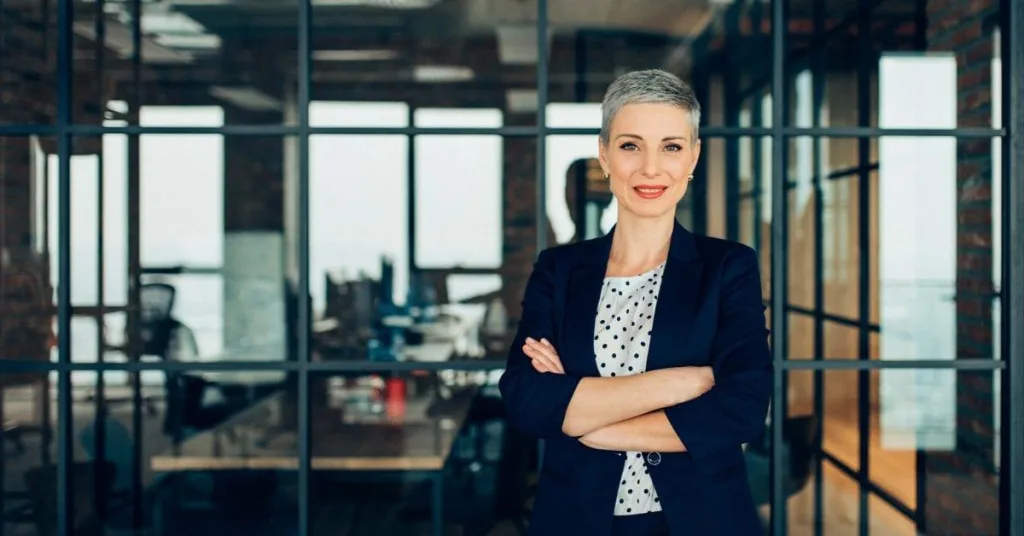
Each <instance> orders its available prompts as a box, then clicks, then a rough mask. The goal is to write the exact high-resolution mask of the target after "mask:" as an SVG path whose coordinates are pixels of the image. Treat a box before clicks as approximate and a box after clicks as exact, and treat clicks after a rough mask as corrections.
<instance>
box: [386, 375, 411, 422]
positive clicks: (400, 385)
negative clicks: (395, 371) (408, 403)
mask: <svg viewBox="0 0 1024 536" xmlns="http://www.w3.org/2000/svg"><path fill="white" fill-rule="evenodd" d="M386 386H387V387H386V390H385V395H384V396H385V398H384V400H385V406H386V407H387V412H388V416H389V417H393V418H395V417H402V416H404V415H405V400H406V385H405V380H404V379H403V378H388V380H387V383H386Z"/></svg>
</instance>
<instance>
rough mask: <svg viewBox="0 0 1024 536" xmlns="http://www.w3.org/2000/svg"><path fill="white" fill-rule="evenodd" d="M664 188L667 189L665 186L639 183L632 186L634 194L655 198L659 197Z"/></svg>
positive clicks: (645, 197)
mask: <svg viewBox="0 0 1024 536" xmlns="http://www.w3.org/2000/svg"><path fill="white" fill-rule="evenodd" d="M666 190H668V187H667V186H655V185H652V184H641V185H639V186H634V187H633V191H634V192H636V195H638V196H640V197H642V198H644V199H657V198H659V197H661V196H662V194H664V193H665V191H666Z"/></svg>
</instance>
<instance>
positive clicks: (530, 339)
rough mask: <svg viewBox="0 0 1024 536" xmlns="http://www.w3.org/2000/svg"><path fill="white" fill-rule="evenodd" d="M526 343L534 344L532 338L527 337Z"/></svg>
mask: <svg viewBox="0 0 1024 536" xmlns="http://www.w3.org/2000/svg"><path fill="white" fill-rule="evenodd" d="M526 342H534V340H533V337H527V338H526Z"/></svg>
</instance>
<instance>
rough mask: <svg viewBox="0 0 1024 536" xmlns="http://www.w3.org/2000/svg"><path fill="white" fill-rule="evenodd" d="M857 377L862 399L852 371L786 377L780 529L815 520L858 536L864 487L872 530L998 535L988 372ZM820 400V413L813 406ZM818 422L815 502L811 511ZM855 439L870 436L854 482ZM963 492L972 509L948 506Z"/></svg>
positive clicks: (803, 529) (992, 385) (993, 400)
mask: <svg viewBox="0 0 1024 536" xmlns="http://www.w3.org/2000/svg"><path fill="white" fill-rule="evenodd" d="M815 376H820V378H818V379H816V378H815ZM863 377H864V379H865V380H866V384H865V385H864V390H863V391H862V392H863V393H865V395H866V396H867V397H868V400H864V401H862V400H861V399H860V398H859V395H858V393H859V392H861V390H860V386H859V383H858V382H859V381H860V378H861V374H860V373H858V372H856V371H827V372H820V371H819V372H815V371H793V372H790V373H789V375H788V378H789V383H788V385H789V416H788V417H787V422H786V426H787V428H786V429H785V431H784V436H785V438H786V439H785V441H786V443H785V446H786V447H787V449H786V455H785V458H786V460H787V463H788V464H789V466H788V467H787V468H786V469H787V471H786V483H787V494H788V495H789V496H790V497H791V500H790V503H789V505H790V509H791V512H790V516H791V517H790V522H791V524H792V525H791V526H790V527H789V528H790V531H789V532H788V534H805V533H806V534H814V531H813V526H814V522H815V521H817V522H818V523H821V524H822V525H823V527H824V533H825V534H833V533H836V534H846V533H850V534H856V529H857V526H858V525H857V524H858V521H860V520H858V517H857V516H858V511H859V493H860V490H861V489H862V488H863V489H865V490H866V491H867V492H868V494H869V510H868V511H869V515H870V519H868V520H864V521H866V523H867V524H868V526H869V528H870V533H871V534H894V535H901V534H907V535H908V536H910V535H914V534H932V533H940V532H941V533H943V534H947V533H949V534H995V533H997V532H998V520H999V495H998V489H999V478H998V473H999V456H998V445H999V428H998V424H997V422H998V421H997V418H998V416H997V414H996V413H995V412H994V411H993V410H994V408H995V407H996V406H997V405H998V403H999V388H998V383H997V380H996V377H997V374H996V372H995V371H964V372H958V371H955V370H914V369H906V370H895V369H893V370H874V371H870V372H868V373H866V374H865V375H864V376H863ZM816 382H818V384H817V385H816ZM822 397H823V398H822ZM822 402H823V406H824V414H823V415H822V414H821V413H819V412H820V411H821V410H820V409H818V408H816V407H815V405H816V404H822ZM861 402H864V405H865V407H866V408H867V409H868V411H869V415H868V423H869V429H867V430H864V429H860V424H859V422H860V421H859V408H860V406H861ZM819 426H821V427H822V428H821V434H822V437H821V441H822V443H821V449H822V453H823V458H822V459H821V460H820V463H821V464H822V469H823V474H822V479H821V485H822V488H821V493H822V495H823V503H822V504H821V510H816V508H815V503H814V497H815V494H816V493H818V488H817V486H818V481H817V479H816V477H815V474H814V473H815V471H816V467H817V466H818V464H819V460H818V459H816V458H815V457H814V454H813V453H814V452H816V451H817V449H818V447H817V445H816V443H815V434H816V433H817V428H818V427H819ZM862 437H866V439H867V441H868V466H867V478H866V479H865V480H864V481H863V482H861V483H860V484H858V480H857V468H858V465H857V464H856V463H851V461H854V462H855V461H857V460H858V459H859V453H860V439H861V438H862ZM921 494H923V496H922V495H921ZM966 497H970V499H966ZM965 500H969V501H970V503H971V507H970V508H956V507H952V506H951V505H957V504H963V501H965ZM919 520H920V521H922V522H923V523H924V525H923V526H922V525H919V524H918V521H919Z"/></svg>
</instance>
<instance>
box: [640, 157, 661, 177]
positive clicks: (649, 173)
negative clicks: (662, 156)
mask: <svg viewBox="0 0 1024 536" xmlns="http://www.w3.org/2000/svg"><path fill="white" fill-rule="evenodd" d="M643 174H644V176H645V177H654V176H656V175H657V174H658V156H657V155H656V154H654V153H647V155H646V156H645V157H644V168H643Z"/></svg>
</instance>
